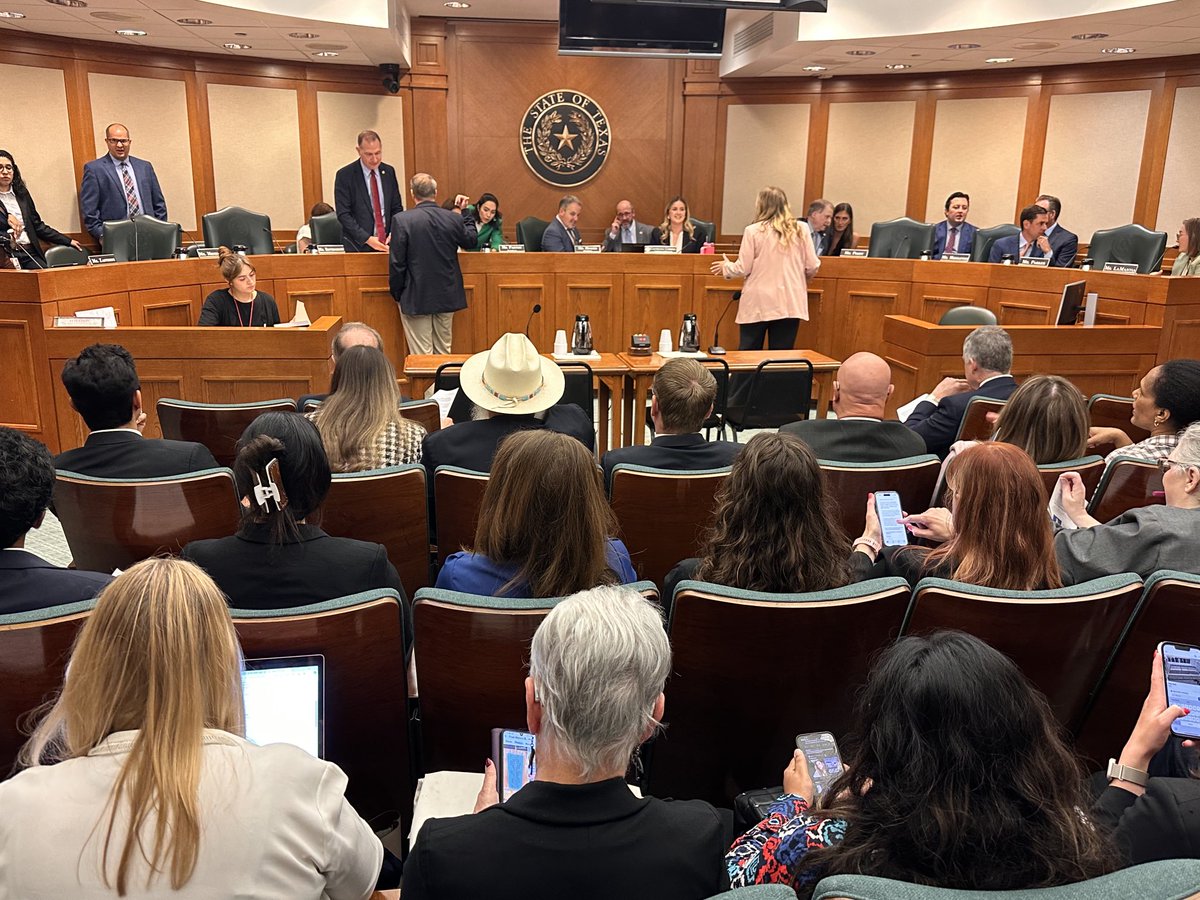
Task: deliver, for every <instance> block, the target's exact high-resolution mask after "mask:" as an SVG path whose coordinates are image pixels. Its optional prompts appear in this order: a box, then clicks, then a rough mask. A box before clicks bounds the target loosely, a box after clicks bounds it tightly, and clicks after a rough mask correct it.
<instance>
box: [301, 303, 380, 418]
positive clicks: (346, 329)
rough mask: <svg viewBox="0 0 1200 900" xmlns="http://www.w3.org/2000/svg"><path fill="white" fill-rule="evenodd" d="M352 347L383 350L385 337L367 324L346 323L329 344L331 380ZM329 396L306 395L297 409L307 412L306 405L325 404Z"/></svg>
mask: <svg viewBox="0 0 1200 900" xmlns="http://www.w3.org/2000/svg"><path fill="white" fill-rule="evenodd" d="M351 347H374V348H375V349H376V350H383V337H382V336H381V335H380V334H379V332H378V331H376V330H375V329H374V328H372V327H371V326H370V325H367V324H366V323H365V322H347V323H345V324H344V325H343V326H342V327H341V328H339V329H338V332H337V334H335V335H334V336H333V340H332V341H330V342H329V376H330V377H331V378H332V377H333V372H334V370H335V369H336V368H337V363H338V360H339V359H341V356H342V354H343V353H345V352H346V351H347V350H349V349H350V348H351ZM328 396H329V395H328V394H305V395H304V396H303V397H301V398H300V399H299V400H297V401H296V408H297V409H299V410H300V412H305V411H306V410H305V409H304V404H305V403H308V402H309V401H312V400H315V401H317V402H324V400H325V398H326V397H328ZM401 399H403V398H401Z"/></svg>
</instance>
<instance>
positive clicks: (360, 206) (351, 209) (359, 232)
mask: <svg viewBox="0 0 1200 900" xmlns="http://www.w3.org/2000/svg"><path fill="white" fill-rule="evenodd" d="M375 171H376V173H377V174H378V175H379V205H380V207H381V210H382V212H383V231H384V234H385V235H386V234H391V228H392V219H394V218H395V216H396V213H398V212H401V211H402V210H403V209H404V202H403V201H402V200H401V199H400V182H399V181H398V180H397V179H396V170H395V169H393V168H392V167H391V166H389V165H388V164H387V163H380V164H379V168H378V169H376V170H375ZM333 208H334V210H335V211H336V212H337V217H338V221H339V222H341V223H342V246H343V247H345V248H346V252H347V253H359V252H364V251H365V252H367V253H371V252H373V251H372V250H371V248H370V247H368V246H367V238H369V237H371V236H372V235H373V234H375V209H374V207H373V206H372V205H371V193H370V191H368V190H367V179H366V178H365V177H364V176H363V170H362V161H361V160H357V159H356V160H355V161H354V162H352V163H350V165H348V166H342V167H341V168H340V169H338V170H337V174H336V175H335V176H334V178H333Z"/></svg>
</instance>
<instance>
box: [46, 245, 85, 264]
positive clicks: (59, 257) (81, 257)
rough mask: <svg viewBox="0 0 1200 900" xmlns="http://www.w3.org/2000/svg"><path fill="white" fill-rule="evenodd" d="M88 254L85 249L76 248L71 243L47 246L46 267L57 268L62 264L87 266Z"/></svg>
mask: <svg viewBox="0 0 1200 900" xmlns="http://www.w3.org/2000/svg"><path fill="white" fill-rule="evenodd" d="M87 258H88V255H87V253H86V252H85V251H83V250H76V249H75V248H74V247H72V246H71V245H70V244H63V245H62V246H58V247H48V248H46V268H47V269H57V268H59V267H60V266H86V265H87Z"/></svg>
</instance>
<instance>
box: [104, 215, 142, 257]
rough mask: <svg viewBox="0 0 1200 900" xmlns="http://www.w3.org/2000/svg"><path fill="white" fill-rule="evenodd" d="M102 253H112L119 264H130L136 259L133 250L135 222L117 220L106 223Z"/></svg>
mask: <svg viewBox="0 0 1200 900" xmlns="http://www.w3.org/2000/svg"><path fill="white" fill-rule="evenodd" d="M100 252H101V253H111V254H112V255H113V256H115V257H116V258H117V262H129V261H130V260H132V259H134V258H135V253H134V249H133V220H132V219H117V220H115V221H112V222H105V223H104V234H102V235H101V236H100Z"/></svg>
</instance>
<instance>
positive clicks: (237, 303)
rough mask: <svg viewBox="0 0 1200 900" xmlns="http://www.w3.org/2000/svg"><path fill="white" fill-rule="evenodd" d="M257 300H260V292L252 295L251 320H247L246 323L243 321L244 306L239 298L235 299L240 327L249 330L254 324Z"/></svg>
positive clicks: (234, 306)
mask: <svg viewBox="0 0 1200 900" xmlns="http://www.w3.org/2000/svg"><path fill="white" fill-rule="evenodd" d="M229 296H230V297H233V294H232V293H231V294H230V295H229ZM257 299H258V291H255V292H254V293H253V294H251V295H250V318H249V319H247V320H246V321H245V322H243V321H242V304H241V303H240V302H239V301H238V298H237V297H233V308H234V310H235V311H236V312H237V314H238V325H239V326H240V327H242V328H249V327H250V326H251V325H253V324H254V301H255V300H257Z"/></svg>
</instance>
